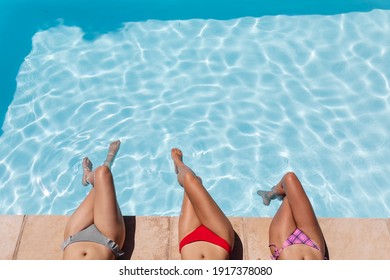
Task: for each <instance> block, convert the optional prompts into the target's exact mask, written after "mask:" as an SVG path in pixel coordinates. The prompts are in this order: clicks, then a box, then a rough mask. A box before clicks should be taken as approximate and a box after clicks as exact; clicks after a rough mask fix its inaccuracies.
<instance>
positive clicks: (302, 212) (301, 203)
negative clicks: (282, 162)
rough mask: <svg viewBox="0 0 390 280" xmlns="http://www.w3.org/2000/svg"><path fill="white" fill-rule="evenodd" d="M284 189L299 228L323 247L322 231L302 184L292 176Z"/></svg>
mask: <svg viewBox="0 0 390 280" xmlns="http://www.w3.org/2000/svg"><path fill="white" fill-rule="evenodd" d="M284 188H285V192H286V198H287V199H288V202H289V206H290V209H291V212H292V215H293V217H294V221H295V223H296V225H297V227H298V228H300V229H301V230H302V231H303V232H305V233H306V234H307V235H308V236H309V237H310V238H311V239H313V241H314V242H316V243H317V244H319V245H320V246H321V244H323V241H324V240H323V235H322V231H321V228H320V226H319V223H318V220H317V217H316V215H315V213H314V209H313V207H312V205H311V203H310V200H309V198H308V196H307V195H306V192H305V190H304V189H303V187H302V185H301V182H300V181H299V179H298V178H297V177H296V176H295V175H290V176H288V177H287V178H286V179H285V182H284Z"/></svg>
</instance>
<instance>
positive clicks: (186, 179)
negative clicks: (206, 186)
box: [183, 171, 201, 185]
mask: <svg viewBox="0 0 390 280" xmlns="http://www.w3.org/2000/svg"><path fill="white" fill-rule="evenodd" d="M196 181H198V182H199V181H200V178H199V179H198V177H197V176H196V175H195V174H194V173H192V172H190V171H187V172H185V173H184V174H183V183H184V184H186V185H187V184H193V183H194V182H196ZM200 182H201V181H200Z"/></svg>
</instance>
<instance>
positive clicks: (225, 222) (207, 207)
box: [171, 148, 234, 248]
mask: <svg viewBox="0 0 390 280" xmlns="http://www.w3.org/2000/svg"><path fill="white" fill-rule="evenodd" d="M171 156H172V159H173V162H174V164H175V172H176V173H177V179H178V182H179V184H180V185H181V186H182V187H183V188H184V198H183V204H182V212H181V215H180V218H179V240H182V239H183V238H184V237H185V236H186V235H188V234H189V233H190V232H192V231H193V230H195V229H196V228H197V227H199V226H200V225H202V224H203V225H204V226H206V227H207V228H209V229H210V230H211V231H213V232H214V233H215V234H217V235H218V236H220V237H222V238H223V239H225V240H226V241H227V242H228V243H229V244H230V245H231V247H232V248H233V243H234V230H233V227H232V225H231V223H230V221H229V219H228V218H227V217H226V216H225V214H224V213H223V212H222V210H221V209H220V208H219V206H218V205H217V204H216V202H215V201H214V199H213V198H212V197H211V196H210V194H209V193H208V192H207V190H206V189H205V187H204V186H203V184H202V180H201V179H200V178H199V177H198V176H196V174H195V173H194V172H193V171H192V170H191V169H190V168H189V167H188V166H186V165H185V164H184V163H183V154H182V152H181V151H180V150H179V149H177V148H173V149H172V151H171Z"/></svg>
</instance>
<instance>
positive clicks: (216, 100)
mask: <svg viewBox="0 0 390 280" xmlns="http://www.w3.org/2000/svg"><path fill="white" fill-rule="evenodd" d="M389 16H390V13H389V12H388V11H380V10H376V11H372V12H369V13H349V14H342V15H332V16H317V15H312V16H265V17H261V18H250V17H248V18H239V19H234V20H227V21H220V20H199V19H193V20H185V21H157V20H150V21H146V22H137V23H125V24H124V25H123V28H121V29H120V30H117V31H115V32H112V33H108V34H105V35H103V36H101V37H99V38H97V39H96V40H95V41H85V40H83V35H84V34H83V32H82V30H80V29H79V28H78V27H69V26H64V25H59V26H56V27H53V28H50V29H48V30H44V31H41V32H38V33H37V34H35V36H34V37H33V40H32V41H33V48H32V50H31V53H30V54H29V55H28V56H27V57H26V58H25V61H24V63H23V64H22V66H21V68H20V72H19V74H18V77H17V91H16V93H15V98H14V100H13V101H12V104H11V106H10V107H9V110H8V113H7V116H6V119H5V122H4V124H3V131H4V133H3V135H2V137H1V138H0V145H1V147H2V149H1V150H0V159H1V160H0V192H1V193H2V196H1V198H0V213H3V214H70V213H71V212H72V211H73V210H74V209H75V208H76V207H77V206H78V205H79V203H80V202H81V201H82V199H83V198H84V197H85V195H86V193H87V192H88V188H82V187H81V186H80V177H81V172H82V170H81V167H80V163H81V160H82V158H83V157H84V156H86V155H88V156H89V157H90V158H91V160H92V161H93V162H94V163H95V165H97V164H100V163H101V162H102V161H103V160H104V157H105V153H106V151H107V145H108V143H109V141H111V140H113V139H117V138H120V139H121V140H122V143H123V144H122V147H121V151H120V153H119V154H118V157H117V159H116V162H115V164H114V166H113V173H114V176H115V180H116V185H117V195H118V200H119V203H120V204H121V208H122V210H123V213H124V214H127V215H178V214H179V211H180V205H181V200H182V195H183V191H182V189H181V188H180V187H179V186H178V184H177V182H176V178H175V174H174V172H173V165H172V162H171V159H170V148H171V147H173V146H179V147H180V148H182V149H183V151H184V155H185V156H184V159H185V161H186V162H187V163H188V164H189V165H190V166H191V167H193V169H194V170H195V171H196V172H197V173H198V174H199V175H200V176H201V177H202V178H203V181H204V183H205V185H206V186H207V188H208V190H209V191H210V193H211V194H212V195H213V197H215V199H216V201H217V202H218V203H219V204H220V205H221V208H222V209H223V210H224V211H225V212H226V213H227V214H228V215H230V216H272V215H273V214H274V213H275V211H276V209H277V207H278V204H277V203H275V204H273V205H271V206H270V207H263V206H262V205H261V200H260V199H259V197H257V196H256V190H257V189H259V188H269V187H270V186H272V185H274V184H275V182H276V181H277V180H278V179H279V178H280V177H281V175H282V174H283V173H284V172H286V171H289V170H293V171H295V172H296V173H297V174H298V176H299V177H300V178H301V179H302V182H303V184H304V186H305V188H306V190H307V192H308V194H309V197H310V198H311V200H312V202H313V206H314V208H315V210H316V212H317V214H318V215H320V216H325V217H388V216H389V208H390V204H389V203H390V200H389V199H388V197H389V192H388V190H387V189H386V188H384V186H387V185H389V183H390V182H389V177H388V170H389V169H390V168H389V167H390V166H389V165H390V163H389V161H388V158H389V157H390V155H389V149H388V148H387V147H388V146H389V140H388V139H389V131H390V123H389V121H388V120H389V112H390V110H389V107H390V97H389V96H390V87H389V77H390V70H389V67H388V65H387V63H386V62H387V61H389V59H390V48H389V46H390V37H389V36H387V34H389V31H390V30H389V28H390V24H389Z"/></svg>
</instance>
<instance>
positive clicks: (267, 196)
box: [257, 187, 283, 206]
mask: <svg viewBox="0 0 390 280" xmlns="http://www.w3.org/2000/svg"><path fill="white" fill-rule="evenodd" d="M275 189H276V187H273V188H272V189H271V190H270V191H263V190H259V191H257V194H258V195H259V196H261V197H262V198H263V203H264V205H265V206H268V205H269V204H270V203H271V200H274V199H279V200H282V199H283V195H280V194H278V193H277V192H276V191H275Z"/></svg>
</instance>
